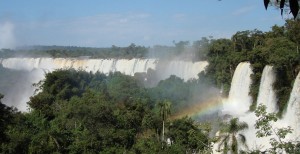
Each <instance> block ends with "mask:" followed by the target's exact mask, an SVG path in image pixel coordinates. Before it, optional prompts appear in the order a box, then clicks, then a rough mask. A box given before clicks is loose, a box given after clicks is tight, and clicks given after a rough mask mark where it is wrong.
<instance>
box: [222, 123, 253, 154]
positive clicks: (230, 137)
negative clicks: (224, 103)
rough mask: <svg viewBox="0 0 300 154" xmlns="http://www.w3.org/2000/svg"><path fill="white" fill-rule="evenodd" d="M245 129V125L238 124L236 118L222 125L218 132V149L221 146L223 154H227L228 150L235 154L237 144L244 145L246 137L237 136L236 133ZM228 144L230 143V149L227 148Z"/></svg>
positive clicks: (246, 126)
mask: <svg viewBox="0 0 300 154" xmlns="http://www.w3.org/2000/svg"><path fill="white" fill-rule="evenodd" d="M247 128H248V125H247V123H245V122H239V119H238V118H233V119H231V120H230V121H229V123H225V124H223V126H222V129H221V131H220V132H221V135H220V136H219V138H218V141H219V149H220V148H221V146H223V148H224V149H223V151H224V153H227V151H228V150H229V151H231V152H232V153H234V154H237V153H238V143H239V142H240V143H243V144H244V145H245V142H246V137H245V136H244V135H242V134H238V132H239V131H241V130H244V129H247ZM238 139H239V142H238ZM229 143H231V145H230V147H228V144H229ZM245 146H246V145H245Z"/></svg>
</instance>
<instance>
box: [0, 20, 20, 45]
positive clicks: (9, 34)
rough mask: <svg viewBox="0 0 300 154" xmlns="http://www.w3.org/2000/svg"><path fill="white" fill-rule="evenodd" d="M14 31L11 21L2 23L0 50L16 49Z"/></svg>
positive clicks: (0, 26)
mask: <svg viewBox="0 0 300 154" xmlns="http://www.w3.org/2000/svg"><path fill="white" fill-rule="evenodd" d="M14 29H15V26H14V24H13V23H11V22H9V21H6V22H3V23H0V49H4V48H5V49H13V48H15V46H16V41H15V34H14Z"/></svg>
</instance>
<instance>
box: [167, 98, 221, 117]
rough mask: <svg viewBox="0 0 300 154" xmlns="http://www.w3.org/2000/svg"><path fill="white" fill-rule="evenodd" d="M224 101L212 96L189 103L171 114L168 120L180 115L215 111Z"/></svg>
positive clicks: (194, 114)
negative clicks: (201, 100) (202, 100)
mask: <svg viewBox="0 0 300 154" xmlns="http://www.w3.org/2000/svg"><path fill="white" fill-rule="evenodd" d="M223 102H224V101H222V99H221V98H212V99H209V100H207V101H204V102H199V103H196V104H193V105H190V106H188V107H186V108H184V109H183V110H181V111H179V112H177V113H175V114H174V115H171V117H170V120H175V119H180V118H182V117H185V116H187V117H195V116H201V115H205V114H208V113H212V112H214V111H217V110H218V109H220V108H221V107H222V104H223Z"/></svg>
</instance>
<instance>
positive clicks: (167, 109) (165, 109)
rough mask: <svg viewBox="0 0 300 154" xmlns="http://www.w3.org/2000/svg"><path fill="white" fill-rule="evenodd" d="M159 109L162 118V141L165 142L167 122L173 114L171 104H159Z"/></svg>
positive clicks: (163, 102)
mask: <svg viewBox="0 0 300 154" xmlns="http://www.w3.org/2000/svg"><path fill="white" fill-rule="evenodd" d="M157 105H158V107H159V113H160V116H161V118H162V127H163V130H162V138H161V140H162V141H164V140H165V121H166V120H167V118H168V116H169V115H170V114H171V102H170V101H167V100H164V101H162V102H159V103H158V104H157Z"/></svg>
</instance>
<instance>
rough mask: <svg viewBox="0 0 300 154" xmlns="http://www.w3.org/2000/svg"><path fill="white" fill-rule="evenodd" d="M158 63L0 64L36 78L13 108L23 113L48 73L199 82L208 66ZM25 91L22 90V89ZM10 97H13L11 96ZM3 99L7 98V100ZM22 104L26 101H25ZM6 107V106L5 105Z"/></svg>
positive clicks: (37, 60) (39, 61) (63, 60)
mask: <svg viewBox="0 0 300 154" xmlns="http://www.w3.org/2000/svg"><path fill="white" fill-rule="evenodd" d="M158 61H159V60H158V59H80V58H78V59H75V58H7V59H2V60H1V63H0V64H1V65H2V66H3V67H4V68H8V69H15V70H25V71H28V72H31V73H34V74H36V75H32V77H31V78H32V80H31V81H30V83H28V89H26V90H25V91H27V92H28V93H27V92H26V94H25V93H24V95H23V94H22V98H21V96H20V99H19V100H16V99H15V100H14V102H18V101H19V102H20V103H18V104H17V105H15V103H14V105H15V107H17V108H18V109H19V110H21V111H25V110H26V102H27V101H28V100H29V97H30V96H32V95H33V92H34V87H32V86H31V85H32V84H33V83H37V82H38V81H40V80H42V79H44V72H51V71H54V70H56V69H68V68H73V69H76V70H84V71H87V72H92V73H95V72H97V71H99V72H101V73H104V74H108V73H110V72H116V71H119V72H121V73H123V74H126V75H131V76H133V75H134V74H135V73H137V72H147V70H148V69H153V70H157V71H158V72H159V73H161V72H163V74H159V73H158V75H159V76H158V79H159V80H163V79H166V78H168V77H169V76H170V75H176V76H178V77H180V78H183V79H184V80H188V79H191V78H198V76H197V74H198V73H200V72H202V71H204V70H205V68H206V66H207V65H208V63H207V62H206V61H204V62H194V63H193V62H188V61H169V62H163V63H164V64H165V66H167V67H165V68H163V69H162V68H160V66H158V65H159V62H158ZM23 89H25V88H23ZM12 97H13V96H12ZM5 98H8V96H6V97H5ZM24 100H25V101H24ZM7 104H8V105H9V103H7Z"/></svg>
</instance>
